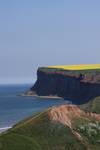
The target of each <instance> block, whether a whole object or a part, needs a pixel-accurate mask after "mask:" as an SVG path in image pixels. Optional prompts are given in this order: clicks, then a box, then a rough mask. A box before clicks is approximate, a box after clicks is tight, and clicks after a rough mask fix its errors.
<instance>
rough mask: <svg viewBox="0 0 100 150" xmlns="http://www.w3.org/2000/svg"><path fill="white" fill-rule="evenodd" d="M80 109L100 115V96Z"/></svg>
mask: <svg viewBox="0 0 100 150" xmlns="http://www.w3.org/2000/svg"><path fill="white" fill-rule="evenodd" d="M80 108H81V109H83V110H86V111H89V112H94V113H99V114H100V96H99V97H96V98H95V99H93V100H91V101H89V102H88V103H86V104H83V105H80Z"/></svg>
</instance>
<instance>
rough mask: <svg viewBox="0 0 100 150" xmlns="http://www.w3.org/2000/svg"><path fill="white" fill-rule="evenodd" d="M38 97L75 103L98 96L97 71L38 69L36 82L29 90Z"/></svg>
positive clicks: (99, 87) (99, 81)
mask: <svg viewBox="0 0 100 150" xmlns="http://www.w3.org/2000/svg"><path fill="white" fill-rule="evenodd" d="M31 91H34V92H35V93H36V94H37V95H39V96H50V95H52V96H54V95H55V96H59V97H63V98H65V99H70V100H71V101H72V102H75V103H85V102H86V101H88V100H90V99H92V98H94V97H97V96H99V95H100V72H99V71H95V70H93V71H84V72H82V71H81V72H78V71H75V72H74V71H63V70H60V71H58V70H57V71H55V70H50V69H49V70H46V68H45V69H42V68H39V69H38V71H37V81H36V83H35V84H34V86H33V87H32V88H31Z"/></svg>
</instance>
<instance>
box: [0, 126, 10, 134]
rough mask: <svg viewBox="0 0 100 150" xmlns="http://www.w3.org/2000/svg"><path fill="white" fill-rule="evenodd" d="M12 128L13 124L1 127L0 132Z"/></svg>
mask: <svg viewBox="0 0 100 150" xmlns="http://www.w3.org/2000/svg"><path fill="white" fill-rule="evenodd" d="M11 128H12V127H11V126H9V127H2V128H0V133H1V132H3V131H6V130H8V129H11Z"/></svg>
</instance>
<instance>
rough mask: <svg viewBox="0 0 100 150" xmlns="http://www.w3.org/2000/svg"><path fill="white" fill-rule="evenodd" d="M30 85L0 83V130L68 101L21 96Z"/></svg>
mask: <svg viewBox="0 0 100 150" xmlns="http://www.w3.org/2000/svg"><path fill="white" fill-rule="evenodd" d="M31 86H32V85H28V84H26V85H0V132H1V131H4V130H5V129H8V128H10V127H12V126H13V125H14V124H16V123H18V122H19V121H21V120H23V119H25V118H27V117H29V116H31V115H32V114H35V113H37V112H40V111H42V110H44V109H46V108H48V107H50V106H53V105H59V104H64V103H68V101H65V100H59V99H37V98H34V97H22V96H19V95H20V94H21V93H24V92H26V91H27V90H29V88H30V87H31Z"/></svg>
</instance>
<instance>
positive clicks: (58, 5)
mask: <svg viewBox="0 0 100 150" xmlns="http://www.w3.org/2000/svg"><path fill="white" fill-rule="evenodd" d="M99 59H100V1H99V0H95V1H94V0H84V1H82V0H17V1H16V0H9V1H8V0H0V84H2V83H28V82H29V83H31V82H34V80H35V79H36V71H37V68H38V67H41V66H48V65H50V66H51V65H66V64H84V63H85V64H86V63H88V64H91V63H92V64H93V63H100V61H99Z"/></svg>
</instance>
